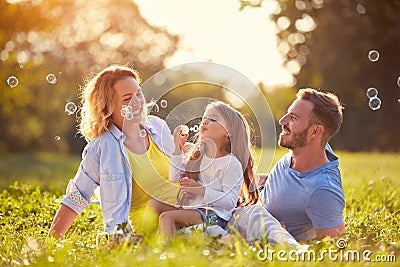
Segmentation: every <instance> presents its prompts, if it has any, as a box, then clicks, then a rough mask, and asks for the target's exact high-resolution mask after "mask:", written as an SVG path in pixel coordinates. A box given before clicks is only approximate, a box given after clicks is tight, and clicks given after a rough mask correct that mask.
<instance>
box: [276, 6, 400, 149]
mask: <svg viewBox="0 0 400 267" xmlns="http://www.w3.org/2000/svg"><path fill="white" fill-rule="evenodd" d="M276 2H277V4H278V9H277V11H276V12H275V13H274V14H272V15H271V18H272V19H273V20H274V21H275V23H276V25H277V29H278V32H277V37H278V49H279V50H280V51H281V53H282V54H283V55H284V57H285V59H286V60H285V63H286V66H287V67H288V69H289V70H290V71H291V72H292V73H293V75H294V77H295V78H296V80H297V83H296V87H298V88H304V87H313V88H321V90H323V91H330V92H334V93H335V94H337V95H338V96H339V98H340V99H341V100H342V101H343V103H344V104H345V107H346V109H345V111H344V124H343V126H342V129H341V131H340V132H339V133H338V134H337V135H336V136H335V137H334V138H333V140H332V142H333V144H334V146H335V147H336V148H339V149H345V150H353V151H354V150H371V149H374V150H384V151H399V150H400V139H399V138H397V134H398V132H399V131H400V123H399V122H398V114H400V103H399V102H398V99H400V88H399V86H398V85H397V80H398V77H399V76H400V71H399V68H398V62H400V53H399V50H400V38H399V36H400V2H399V1H397V0H386V1H371V0H340V1H339V0H325V1H324V0H290V1H288V0H276ZM373 49H375V50H377V51H378V52H379V53H380V58H379V60H378V61H376V62H372V61H370V60H369V59H368V53H369V51H370V50H373ZM369 87H376V88H377V89H378V91H379V94H378V97H379V98H380V99H381V101H382V105H381V107H380V109H378V110H375V111H373V110H371V109H370V108H369V106H368V101H369V99H368V97H367V96H366V91H367V89H368V88H369Z"/></svg>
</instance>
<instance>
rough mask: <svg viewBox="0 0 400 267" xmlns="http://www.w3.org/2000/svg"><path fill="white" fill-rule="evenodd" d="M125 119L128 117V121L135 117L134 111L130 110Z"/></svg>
mask: <svg viewBox="0 0 400 267" xmlns="http://www.w3.org/2000/svg"><path fill="white" fill-rule="evenodd" d="M125 119H127V120H128V121H130V120H132V119H133V113H132V112H130V111H128V112H126V113H125Z"/></svg>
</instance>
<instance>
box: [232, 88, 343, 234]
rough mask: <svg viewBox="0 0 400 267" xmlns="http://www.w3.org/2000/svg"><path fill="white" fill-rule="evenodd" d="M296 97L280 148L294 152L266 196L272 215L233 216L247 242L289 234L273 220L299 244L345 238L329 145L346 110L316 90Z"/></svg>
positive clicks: (276, 171)
mask: <svg viewBox="0 0 400 267" xmlns="http://www.w3.org/2000/svg"><path fill="white" fill-rule="evenodd" d="M296 96H297V99H296V100H295V101H294V102H293V104H292V105H291V106H290V107H289V109H288V112H287V113H286V114H285V115H284V116H283V117H282V118H281V119H280V120H279V124H280V125H281V126H282V132H281V133H280V135H279V145H280V146H281V147H285V148H288V149H289V153H287V154H286V155H285V156H284V157H283V158H282V159H280V160H279V161H278V162H277V163H276V165H275V166H274V168H273V169H272V170H271V172H270V174H269V175H268V179H267V181H266V183H265V187H264V188H263V190H262V192H261V195H262V197H263V206H264V208H265V209H266V211H268V212H266V211H265V210H264V211H263V210H260V208H259V207H257V208H255V209H256V211H254V210H253V209H247V211H246V210H240V209H238V210H237V211H235V213H234V215H235V218H236V220H237V225H235V227H236V228H237V229H238V230H239V231H240V232H241V233H242V234H244V235H245V236H246V238H247V239H248V240H252V239H255V238H262V237H265V235H268V232H269V228H271V227H272V229H273V227H275V228H276V229H275V230H274V231H273V232H272V237H274V233H277V235H278V236H279V233H280V232H281V233H283V234H285V232H284V231H281V230H279V229H278V228H277V226H276V223H274V221H273V218H276V219H277V220H278V221H279V222H280V224H281V225H282V226H284V227H285V229H286V230H287V231H288V232H289V233H290V234H291V235H292V236H293V237H294V238H295V239H296V240H297V241H305V240H309V239H312V238H322V237H325V236H330V237H338V236H339V235H340V234H343V233H345V226H344V222H343V209H344V205H345V201H344V194H343V188H342V183H341V176H340V171H339V169H338V158H337V157H336V156H335V155H334V154H333V153H332V151H331V149H330V147H329V145H328V141H329V139H330V138H331V137H332V136H333V135H334V134H335V133H336V132H337V131H338V130H339V128H340V126H341V124H342V121H343V114H342V106H341V104H340V102H339V100H338V98H337V97H336V96H335V95H333V94H330V93H323V92H320V91H317V90H314V89H300V90H299V92H298V93H297V95H296ZM271 215H272V216H271ZM243 216H249V217H248V218H247V221H246V220H245V219H244V218H243ZM241 217H242V218H241ZM241 220H242V221H241ZM241 224H242V225H241ZM243 224H244V225H243ZM243 230H244V231H243ZM268 239H269V240H270V239H271V238H270V237H268ZM274 239H276V238H272V241H274Z"/></svg>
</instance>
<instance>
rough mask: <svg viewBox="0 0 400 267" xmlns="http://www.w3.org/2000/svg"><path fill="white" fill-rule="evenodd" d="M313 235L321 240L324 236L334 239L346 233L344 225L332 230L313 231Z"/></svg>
mask: <svg viewBox="0 0 400 267" xmlns="http://www.w3.org/2000/svg"><path fill="white" fill-rule="evenodd" d="M315 233H316V234H317V238H318V239H322V238H324V237H325V236H330V237H332V238H336V237H339V236H340V235H343V234H345V233H346V227H345V226H344V224H341V225H339V226H336V227H332V228H325V229H315Z"/></svg>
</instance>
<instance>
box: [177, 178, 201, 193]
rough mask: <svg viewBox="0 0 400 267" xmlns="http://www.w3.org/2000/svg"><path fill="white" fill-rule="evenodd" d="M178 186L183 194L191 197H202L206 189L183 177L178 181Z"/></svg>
mask: <svg viewBox="0 0 400 267" xmlns="http://www.w3.org/2000/svg"><path fill="white" fill-rule="evenodd" d="M180 185H181V188H182V191H183V193H184V194H187V193H190V194H193V195H200V196H204V194H205V191H206V188H205V187H204V186H202V185H201V184H199V183H198V182H196V181H195V180H193V179H190V178H188V177H183V178H182V179H181V180H180Z"/></svg>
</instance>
